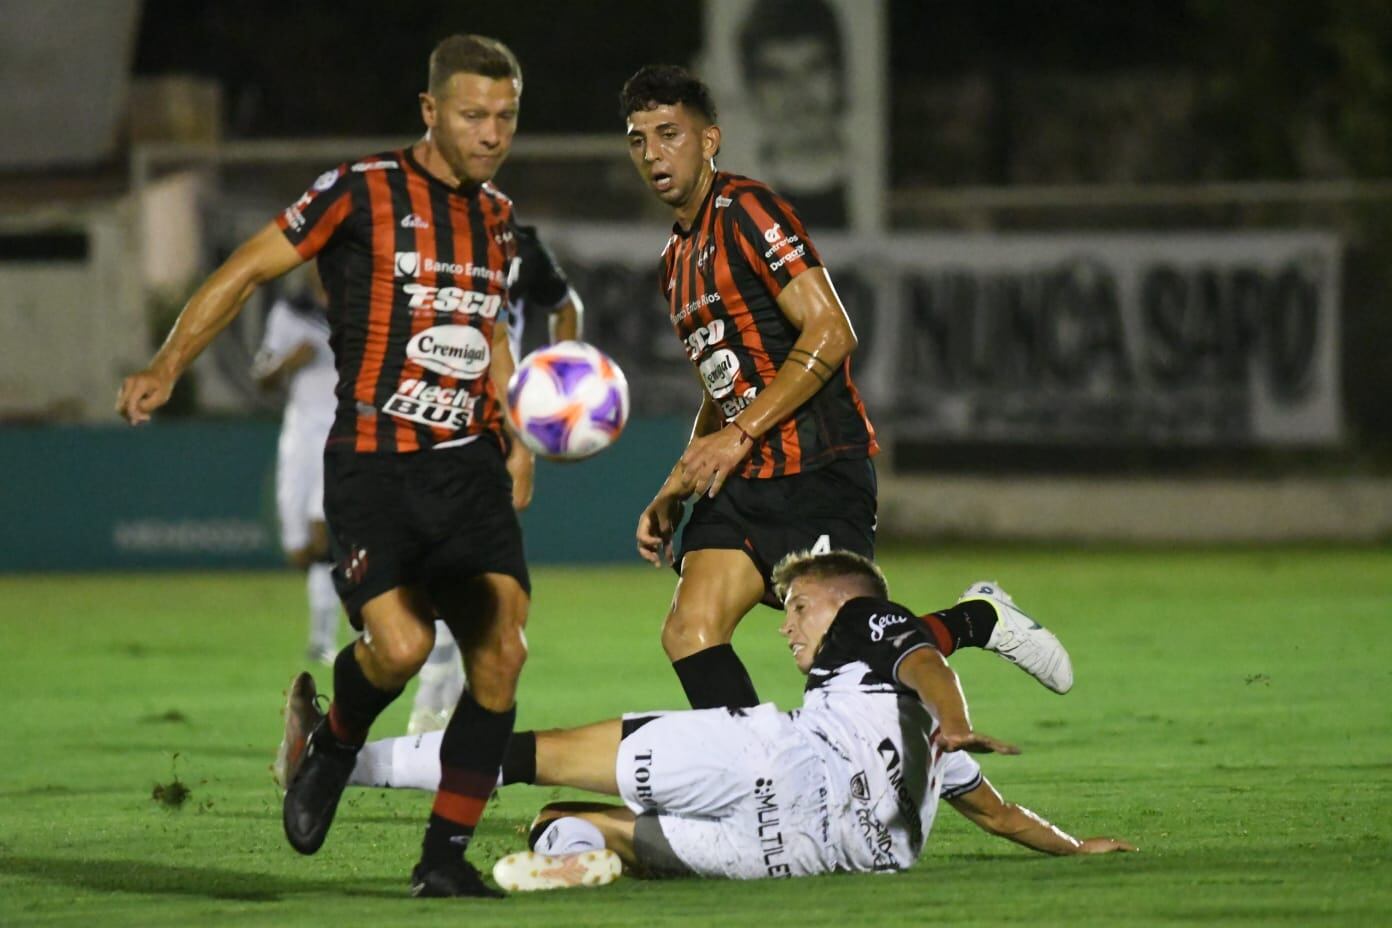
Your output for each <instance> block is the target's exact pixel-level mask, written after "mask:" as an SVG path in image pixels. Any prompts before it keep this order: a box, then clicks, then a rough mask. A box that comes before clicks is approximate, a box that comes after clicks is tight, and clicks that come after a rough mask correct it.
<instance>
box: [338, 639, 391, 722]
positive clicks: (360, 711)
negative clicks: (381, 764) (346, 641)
mask: <svg viewBox="0 0 1392 928" xmlns="http://www.w3.org/2000/svg"><path fill="white" fill-rule="evenodd" d="M356 644H357V643H356V642H354V643H353V644H350V645H348V647H346V648H344V649H343V650H342V651H339V652H338V657H337V658H335V659H334V673H333V677H334V694H333V702H332V703H330V705H329V730H330V731H332V732H333V736H334V737H335V738H337V739H338V740H339V741H340V742H342V743H343V744H345V745H350V746H352V747H362V745H363V742H364V741H366V740H367V730H368V729H369V728H371V727H372V723H373V722H375V721H376V720H377V716H379V715H381V714H382V710H383V709H385V708H387V706H390V705H391V704H392V700H394V699H396V697H398V696H400V695H401V690H399V689H397V690H392V691H390V692H389V691H387V690H381V689H378V688H377V687H376V686H374V685H373V683H372V681H371V680H369V679H368V678H367V676H366V674H364V673H363V672H362V667H360V666H359V665H358V659H357V657H356V655H355V654H354V653H353V649H354V647H355V645H356Z"/></svg>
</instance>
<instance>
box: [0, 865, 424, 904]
mask: <svg viewBox="0 0 1392 928" xmlns="http://www.w3.org/2000/svg"><path fill="white" fill-rule="evenodd" d="M0 873H3V874H6V875H11V876H18V877H25V878H28V879H32V880H42V881H45V882H49V883H62V884H64V885H67V886H72V887H76V888H78V889H87V890H93V891H96V892H107V893H141V894H148V893H153V894H157V895H167V896H201V897H204V898H208V899H226V900H236V901H239V902H276V901H279V900H280V899H281V898H282V897H283V896H286V895H301V894H303V893H314V892H332V893H337V894H340V895H348V896H372V897H382V898H399V897H401V896H403V895H404V894H405V890H404V889H403V887H402V885H401V883H400V881H387V880H381V881H376V882H375V883H374V881H370V880H369V881H365V882H364V881H362V880H360V879H356V878H354V879H352V880H344V881H331V880H289V879H286V878H284V877H280V876H271V875H268V874H265V873H246V872H242V871H238V870H225V869H221V868H218V867H188V866H178V865H175V864H166V863H154V862H151V861H146V860H110V859H107V860H74V859H72V858H68V857H0Z"/></svg>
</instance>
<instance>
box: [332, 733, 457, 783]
mask: <svg viewBox="0 0 1392 928" xmlns="http://www.w3.org/2000/svg"><path fill="white" fill-rule="evenodd" d="M444 737H445V733H444V732H443V731H430V732H426V733H425V734H423V735H406V736H405V737H401V738H383V739H382V740H380V741H369V742H368V743H367V744H364V745H363V746H362V750H361V751H359V752H358V761H357V763H356V764H354V765H353V772H352V774H351V775H350V776H349V777H348V785H349V786H375V787H378V788H381V789H423V790H426V791H427V792H431V793H433V792H435V791H436V790H437V789H439V788H440V742H441V741H443V740H444Z"/></svg>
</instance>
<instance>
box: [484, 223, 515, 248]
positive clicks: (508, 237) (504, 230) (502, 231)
mask: <svg viewBox="0 0 1392 928" xmlns="http://www.w3.org/2000/svg"><path fill="white" fill-rule="evenodd" d="M488 231H489V233H490V234H491V235H492V236H493V241H495V242H497V243H498V244H499V245H503V244H506V243H507V242H510V241H512V227H511V226H503V225H495V226H492V227H490V228H489V230H488Z"/></svg>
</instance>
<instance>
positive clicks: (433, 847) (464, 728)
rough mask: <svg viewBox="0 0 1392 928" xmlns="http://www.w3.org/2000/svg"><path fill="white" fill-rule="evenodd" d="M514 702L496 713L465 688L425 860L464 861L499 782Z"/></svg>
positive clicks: (446, 750)
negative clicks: (506, 708)
mask: <svg viewBox="0 0 1392 928" xmlns="http://www.w3.org/2000/svg"><path fill="white" fill-rule="evenodd" d="M516 718H517V709H516V707H515V706H514V707H513V708H511V709H508V710H507V711H506V712H490V711H488V710H487V709H485V708H484V707H483V706H480V705H479V704H478V703H477V702H476V701H475V700H474V697H473V695H472V694H471V693H470V692H469V691H468V690H465V691H464V695H462V696H461V697H459V706H458V708H456V709H455V710H454V716H453V717H452V718H451V719H450V722H449V725H447V726H445V736H444V738H443V739H442V740H441V742H440V789H439V790H438V791H437V792H436V793H435V804H434V806H433V807H432V808H431V810H430V824H428V825H427V826H426V829H425V841H424V843H423V845H422V847H421V862H422V863H424V864H426V865H427V866H429V865H431V864H439V863H445V862H448V861H450V860H459V859H460V858H461V857H462V856H463V854H464V851H465V850H466V849H467V848H468V846H469V841H470V840H471V839H472V838H473V836H474V829H475V828H476V827H477V826H478V822H479V819H480V818H482V817H483V809H484V806H485V805H487V803H488V798H489V797H490V796H491V795H492V794H493V788H494V786H496V785H497V782H498V768H499V766H500V764H501V762H502V759H503V752H504V750H505V749H506V747H507V743H508V739H509V736H510V735H511V734H512V724H513V721H514V720H515V719H516Z"/></svg>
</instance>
